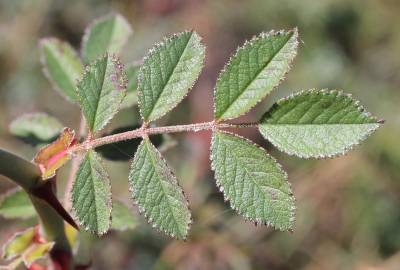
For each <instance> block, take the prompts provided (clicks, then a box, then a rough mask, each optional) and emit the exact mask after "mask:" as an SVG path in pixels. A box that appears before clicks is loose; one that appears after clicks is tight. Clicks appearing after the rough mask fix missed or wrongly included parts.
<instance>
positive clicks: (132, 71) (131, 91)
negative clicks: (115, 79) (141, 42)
mask: <svg viewBox="0 0 400 270" xmlns="http://www.w3.org/2000/svg"><path fill="white" fill-rule="evenodd" d="M139 68H140V66H139V65H136V64H134V63H131V64H128V65H126V67H125V72H126V76H127V78H128V86H127V88H126V90H127V92H126V97H125V98H124V101H123V102H122V104H121V109H125V108H129V107H132V106H134V105H136V104H137V102H138V98H137V91H136V90H137V85H138V83H137V77H138V73H139Z"/></svg>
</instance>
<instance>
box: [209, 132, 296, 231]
mask: <svg viewBox="0 0 400 270" xmlns="http://www.w3.org/2000/svg"><path fill="white" fill-rule="evenodd" d="M211 159H212V169H213V170H214V171H215V177H216V179H217V184H218V186H219V187H220V189H221V191H222V192H223V193H224V197H225V199H227V200H229V201H230V204H231V207H232V208H233V209H235V210H236V211H237V212H238V213H239V214H241V215H243V216H244V217H245V218H247V219H249V220H251V221H253V222H255V223H265V224H268V225H272V226H274V227H276V228H279V229H281V230H290V229H292V227H293V223H294V209H295V205H294V198H293V195H292V192H291V190H290V185H289V183H288V181H287V175H286V173H285V172H284V171H283V170H282V169H281V167H280V165H279V164H278V163H277V162H276V161H275V160H274V159H273V158H272V157H271V156H270V155H268V153H267V152H266V151H265V150H264V149H262V148H260V147H258V146H257V145H255V144H254V143H252V142H250V141H248V140H246V139H244V138H241V137H239V136H236V135H232V134H228V133H225V132H222V131H215V132H214V134H213V138H212V146H211Z"/></svg>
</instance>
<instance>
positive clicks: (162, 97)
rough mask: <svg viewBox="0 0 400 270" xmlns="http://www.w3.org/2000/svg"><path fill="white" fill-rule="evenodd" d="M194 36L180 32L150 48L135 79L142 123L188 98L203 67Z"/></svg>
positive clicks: (198, 41) (158, 116)
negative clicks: (136, 79)
mask: <svg viewBox="0 0 400 270" xmlns="http://www.w3.org/2000/svg"><path fill="white" fill-rule="evenodd" d="M200 40H201V38H200V36H199V35H197V34H196V33H195V32H193V31H190V32H183V33H179V34H177V35H174V36H172V37H171V38H169V39H166V40H164V41H163V42H161V43H159V44H157V45H156V46H155V47H153V48H152V49H151V50H150V52H149V54H148V55H147V56H146V57H145V59H144V62H143V65H142V67H141V69H140V70H139V75H138V90H139V107H140V112H141V115H142V117H143V119H144V120H145V121H149V122H150V121H154V120H157V119H158V118H160V117H162V116H163V115H165V114H166V113H167V112H169V111H170V110H172V109H173V108H174V107H176V105H178V103H179V102H181V100H182V99H183V98H184V97H185V96H186V95H187V93H188V92H189V90H190V88H191V87H192V85H193V84H194V82H195V80H196V79H197V77H198V76H199V74H200V71H201V69H202V67H203V61H204V53H205V48H204V46H203V45H202V44H201V42H200Z"/></svg>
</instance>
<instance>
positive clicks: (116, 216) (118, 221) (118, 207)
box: [111, 201, 137, 231]
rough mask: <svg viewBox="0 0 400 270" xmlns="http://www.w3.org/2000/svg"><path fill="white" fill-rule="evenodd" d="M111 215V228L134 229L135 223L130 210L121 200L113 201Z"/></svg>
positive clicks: (120, 229)
mask: <svg viewBox="0 0 400 270" xmlns="http://www.w3.org/2000/svg"><path fill="white" fill-rule="evenodd" d="M111 216H112V222H111V229H114V230H119V231H125V230H128V229H134V228H135V227H136V225H137V222H136V219H135V217H134V216H133V214H132V212H131V210H130V209H129V207H128V206H127V205H125V204H124V203H122V202H119V201H114V203H113V209H112V213H111Z"/></svg>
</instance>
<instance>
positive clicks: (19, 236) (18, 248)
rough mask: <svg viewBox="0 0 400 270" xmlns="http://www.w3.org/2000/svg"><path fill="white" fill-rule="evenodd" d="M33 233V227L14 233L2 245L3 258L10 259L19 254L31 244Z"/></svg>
mask: <svg viewBox="0 0 400 270" xmlns="http://www.w3.org/2000/svg"><path fill="white" fill-rule="evenodd" d="M35 235H36V228H35V227H31V228H28V229H26V230H24V231H22V232H17V233H16V234H14V235H13V236H12V237H11V238H10V239H9V240H8V241H7V242H6V243H5V244H4V246H3V254H2V257H3V259H5V260H11V259H12V258H15V257H16V256H19V255H21V254H22V253H23V252H24V251H25V250H26V249H28V247H29V246H30V245H31V244H32V242H33V240H34V238H35Z"/></svg>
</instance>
